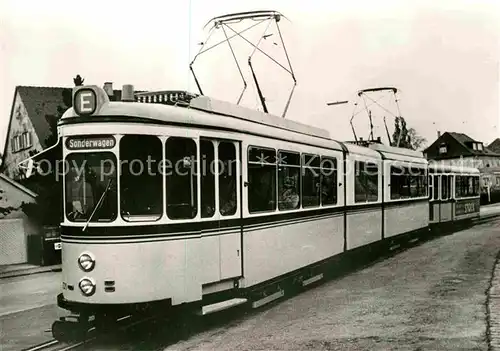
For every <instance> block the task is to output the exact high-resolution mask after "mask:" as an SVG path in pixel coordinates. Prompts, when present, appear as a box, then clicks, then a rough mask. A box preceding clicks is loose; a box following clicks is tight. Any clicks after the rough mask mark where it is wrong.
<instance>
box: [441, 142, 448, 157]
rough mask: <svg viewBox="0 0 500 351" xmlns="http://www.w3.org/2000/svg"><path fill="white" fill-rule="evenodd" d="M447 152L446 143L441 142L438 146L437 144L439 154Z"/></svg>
mask: <svg viewBox="0 0 500 351" xmlns="http://www.w3.org/2000/svg"><path fill="white" fill-rule="evenodd" d="M447 152H448V148H447V147H446V144H445V143H442V144H441V145H440V146H439V154H440V155H441V154H446V153H447Z"/></svg>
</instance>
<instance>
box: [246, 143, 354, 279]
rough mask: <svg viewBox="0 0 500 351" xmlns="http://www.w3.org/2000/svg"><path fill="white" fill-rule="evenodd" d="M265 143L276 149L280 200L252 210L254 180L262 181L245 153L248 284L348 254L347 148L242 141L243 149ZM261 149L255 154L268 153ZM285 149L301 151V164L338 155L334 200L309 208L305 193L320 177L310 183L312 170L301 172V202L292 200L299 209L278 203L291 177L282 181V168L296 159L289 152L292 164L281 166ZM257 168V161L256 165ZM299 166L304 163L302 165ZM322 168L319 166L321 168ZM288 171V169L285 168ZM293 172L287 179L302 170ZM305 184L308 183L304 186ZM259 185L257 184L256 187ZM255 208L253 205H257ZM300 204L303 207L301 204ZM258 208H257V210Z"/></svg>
mask: <svg viewBox="0 0 500 351" xmlns="http://www.w3.org/2000/svg"><path fill="white" fill-rule="evenodd" d="M259 144H260V145H264V144H265V145H266V146H265V147H266V148H267V150H269V149H270V150H271V151H272V152H276V155H277V159H278V161H277V177H278V179H277V180H276V184H277V185H276V187H277V191H276V198H273V199H272V201H276V199H278V201H277V202H278V204H277V205H275V206H271V207H272V208H274V209H272V210H268V211H264V212H261V213H259V212H258V211H256V209H255V208H254V209H253V212H252V209H251V208H250V203H249V196H250V192H251V191H253V190H259V189H257V188H252V184H251V182H252V180H253V182H254V183H259V181H258V179H256V178H254V177H255V174H258V172H256V173H255V174H252V175H251V174H250V173H249V172H250V171H251V170H250V169H249V167H250V166H251V165H250V163H252V162H253V159H250V158H247V157H249V155H250V152H247V153H245V152H243V155H242V156H243V157H242V161H243V162H242V165H243V167H244V172H243V175H244V177H243V178H244V182H246V183H247V184H248V186H245V187H243V209H244V211H243V215H244V219H243V222H244V228H243V261H244V263H243V272H244V281H243V283H242V286H243V287H250V286H253V285H256V284H259V283H262V282H265V281H268V280H270V279H273V278H277V277H279V276H281V275H284V274H287V273H290V272H293V271H296V270H299V269H301V268H303V267H305V266H308V265H312V264H314V263H317V262H319V261H322V260H325V259H327V258H330V257H332V256H335V255H337V254H340V253H342V252H343V249H344V216H343V214H344V213H343V210H344V196H343V193H344V191H343V183H344V181H343V177H341V176H339V175H341V174H343V165H342V152H341V151H340V150H339V151H336V150H326V149H320V148H315V147H311V146H307V145H301V144H289V143H285V142H280V141H276V140H268V139H267V140H264V141H263V140H261V139H255V140H250V141H248V144H246V145H245V144H243V150H248V149H249V148H251V147H253V146H252V145H259ZM262 148H263V149H262V151H260V150H257V152H255V153H254V152H253V151H252V154H256V155H260V154H261V153H262V154H265V152H266V150H265V149H264V147H262ZM280 152H291V153H297V154H298V156H300V157H301V160H302V161H301V162H302V164H304V163H307V162H305V161H304V158H303V157H304V156H305V155H313V154H314V155H318V156H320V157H326V158H331V159H336V164H337V166H336V167H337V168H336V169H337V175H338V176H337V177H336V181H333V180H332V184H331V186H332V187H333V189H335V191H336V201H335V203H332V204H329V205H325V206H323V205H322V204H321V202H320V203H316V204H309V206H305V202H304V198H305V196H304V193H303V192H304V191H305V190H306V187H309V191H313V190H312V189H318V191H319V183H318V182H319V181H320V177H319V174H318V176H317V177H314V178H311V179H309V180H307V181H306V179H305V177H307V176H306V174H309V173H307V172H302V171H301V172H300V174H301V176H300V184H301V188H300V189H299V190H300V191H299V193H300V195H301V196H300V205H297V204H296V203H295V204H293V206H292V207H293V208H294V209H285V208H281V209H280V207H279V202H280V201H281V200H279V199H280V196H281V195H280V191H282V190H283V188H280V187H282V185H280V184H283V182H284V181H285V182H286V180H284V179H281V180H280V172H284V171H285V170H284V169H285V168H286V167H287V166H290V167H293V166H292V162H291V157H290V155H288V158H287V161H288V162H287V164H286V165H285V164H283V165H281V166H280V165H279V162H280V159H283V157H280V156H279V155H280ZM256 167H258V163H256ZM299 167H300V165H299ZM316 171H319V170H316ZM285 172H288V171H285ZM293 172H296V171H293V170H290V173H288V175H287V177H286V178H289V176H290V175H291V174H295V176H296V177H297V175H298V173H293ZM302 183H304V184H303V185H302ZM254 186H255V185H254ZM296 196H298V195H297V194H296ZM252 206H253V205H252ZM297 207H298V208H297ZM257 210H258V209H257Z"/></svg>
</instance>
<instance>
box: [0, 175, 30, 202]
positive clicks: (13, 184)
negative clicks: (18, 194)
mask: <svg viewBox="0 0 500 351" xmlns="http://www.w3.org/2000/svg"><path fill="white" fill-rule="evenodd" d="M0 179H3V180H4V181H6V182H7V183H9V184H11V185H12V186H14V187H16V188H17V189H19V190H21V191H22V192H24V193H26V194H28V195H29V196H31V197H33V198H36V197H37V196H38V195H37V194H36V193H34V192H33V191H31V190H30V189H28V188H26V187H25V186H23V185H21V184H19V183H18V182H16V181H14V180H12V179H10V178H9V177H7V176H6V175H5V174H2V173H0Z"/></svg>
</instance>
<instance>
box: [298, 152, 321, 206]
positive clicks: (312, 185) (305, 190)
mask: <svg viewBox="0 0 500 351" xmlns="http://www.w3.org/2000/svg"><path fill="white" fill-rule="evenodd" d="M302 161H303V163H302V207H317V206H319V203H320V174H321V170H320V164H321V160H320V158H319V156H318V155H303V158H302Z"/></svg>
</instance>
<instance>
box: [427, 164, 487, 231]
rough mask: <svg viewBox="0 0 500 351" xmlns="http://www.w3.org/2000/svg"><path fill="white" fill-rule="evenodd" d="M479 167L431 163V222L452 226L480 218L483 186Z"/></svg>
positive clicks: (434, 225)
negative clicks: (480, 182)
mask: <svg viewBox="0 0 500 351" xmlns="http://www.w3.org/2000/svg"><path fill="white" fill-rule="evenodd" d="M479 175H480V172H479V170H478V169H477V168H470V167H459V166H448V165H441V164H430V165H429V224H430V227H431V228H432V229H438V230H445V229H451V228H453V227H455V226H456V225H463V224H467V223H468V222H471V221H472V220H473V219H477V218H479V213H480V191H479V190H480V189H479Z"/></svg>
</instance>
